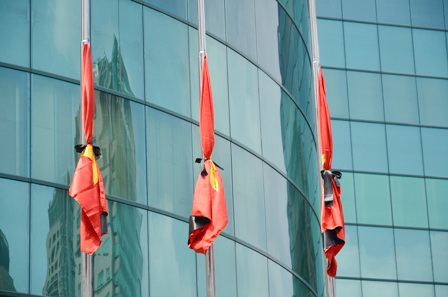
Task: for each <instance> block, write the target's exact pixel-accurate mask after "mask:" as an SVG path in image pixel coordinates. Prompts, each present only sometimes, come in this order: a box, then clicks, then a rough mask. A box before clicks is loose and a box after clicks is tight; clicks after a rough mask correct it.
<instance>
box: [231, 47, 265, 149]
mask: <svg viewBox="0 0 448 297" xmlns="http://www.w3.org/2000/svg"><path fill="white" fill-rule="evenodd" d="M227 53H228V58H229V96H230V128H231V134H232V138H234V139H235V140H237V141H239V142H241V143H242V144H244V145H247V146H248V147H249V148H251V149H253V150H254V151H256V152H257V153H260V152H261V140H260V113H259V110H260V108H259V99H258V80H257V69H256V68H255V66H253V65H252V64H251V63H249V61H247V60H246V59H244V58H243V57H242V56H240V55H239V54H237V53H235V52H234V51H232V50H228V51H227Z"/></svg>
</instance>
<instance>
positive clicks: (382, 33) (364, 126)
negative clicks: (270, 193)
mask: <svg viewBox="0 0 448 297" xmlns="http://www.w3.org/2000/svg"><path fill="white" fill-rule="evenodd" d="M317 7H318V9H317V14H318V30H319V42H320V53H321V63H322V65H323V68H324V71H325V74H326V80H327V98H328V100H329V105H330V111H331V115H332V124H333V133H334V134H333V135H334V142H335V155H334V161H333V167H334V168H337V169H341V170H342V171H343V178H342V180H341V182H342V185H343V202H344V211H345V220H346V223H347V243H346V246H345V247H344V249H343V250H342V252H341V253H340V254H339V256H338V257H337V258H338V262H339V270H338V278H337V282H336V287H337V295H338V296H344V297H351V296H356V297H358V296H363V297H370V296H377V295H380V296H385V297H395V296H401V297H403V296H406V297H422V296H425V297H443V296H448V270H447V269H446V267H447V265H448V260H447V257H445V255H444V254H445V250H446V248H445V247H446V246H447V245H448V219H447V216H446V215H445V211H446V209H447V207H448V200H447V197H448V174H447V172H446V170H445V168H446V167H447V166H448V155H447V153H446V146H447V145H448V56H447V37H448V33H447V28H448V1H444V0H425V1H423V0H399V1H398V0H397V1H389V0H319V1H317Z"/></svg>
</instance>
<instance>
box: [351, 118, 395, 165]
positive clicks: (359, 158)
mask: <svg viewBox="0 0 448 297" xmlns="http://www.w3.org/2000/svg"><path fill="white" fill-rule="evenodd" d="M351 128H352V143H353V166H354V169H355V170H363V171H364V170H365V171H373V172H387V152H386V135H385V129H384V125H381V124H369V123H355V122H352V123H351Z"/></svg>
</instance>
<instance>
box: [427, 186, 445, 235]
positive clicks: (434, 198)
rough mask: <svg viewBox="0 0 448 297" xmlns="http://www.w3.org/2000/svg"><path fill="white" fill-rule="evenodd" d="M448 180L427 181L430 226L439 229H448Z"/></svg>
mask: <svg viewBox="0 0 448 297" xmlns="http://www.w3.org/2000/svg"><path fill="white" fill-rule="evenodd" d="M446 193H448V180H442V179H429V178H428V179H426V197H427V199H428V210H429V214H430V215H429V226H430V227H431V228H437V229H448V220H447V219H446V210H447V209H448V199H446V198H445V195H446Z"/></svg>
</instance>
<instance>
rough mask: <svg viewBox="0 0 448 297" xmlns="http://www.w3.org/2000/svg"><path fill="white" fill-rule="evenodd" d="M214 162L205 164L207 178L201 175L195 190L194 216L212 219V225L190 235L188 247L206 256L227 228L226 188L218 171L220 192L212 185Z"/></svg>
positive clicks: (192, 212)
mask: <svg viewBox="0 0 448 297" xmlns="http://www.w3.org/2000/svg"><path fill="white" fill-rule="evenodd" d="M211 164H212V161H210V160H208V161H206V162H205V163H204V168H205V170H206V171H207V173H208V174H207V176H206V177H205V178H203V177H202V176H201V174H199V177H198V181H197V183H196V188H195V190H194V198H193V209H192V211H191V215H192V216H199V217H206V218H208V219H210V224H208V225H206V226H205V227H204V228H200V229H196V230H194V231H193V232H192V233H191V234H190V241H189V244H188V247H189V248H191V249H193V250H194V251H195V252H197V253H201V254H205V253H207V250H208V249H209V247H210V246H211V245H212V244H213V242H214V241H215V239H216V238H217V237H218V235H219V234H220V233H221V231H222V230H224V228H225V227H226V226H227V207H226V197H225V193H224V186H223V183H222V178H221V174H220V173H219V171H218V170H216V172H215V175H216V178H217V180H218V185H219V188H218V191H215V189H213V188H212V186H211V185H210V176H211V174H210V170H211V169H210V167H211Z"/></svg>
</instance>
